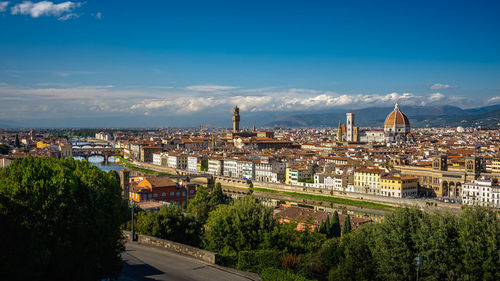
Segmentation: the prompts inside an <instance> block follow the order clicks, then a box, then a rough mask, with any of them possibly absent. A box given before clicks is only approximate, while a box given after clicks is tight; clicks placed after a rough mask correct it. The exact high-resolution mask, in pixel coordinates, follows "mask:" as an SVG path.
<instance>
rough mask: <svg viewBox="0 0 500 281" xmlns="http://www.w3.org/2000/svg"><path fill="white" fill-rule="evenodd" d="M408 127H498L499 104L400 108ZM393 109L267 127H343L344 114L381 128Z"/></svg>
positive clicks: (295, 118)
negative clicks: (477, 106) (463, 107)
mask: <svg viewBox="0 0 500 281" xmlns="http://www.w3.org/2000/svg"><path fill="white" fill-rule="evenodd" d="M400 108H401V111H402V112H404V113H405V114H406V116H407V117H408V118H409V119H410V124H411V126H412V127H445V126H451V127H455V126H466V127H468V126H478V125H480V126H483V127H499V126H498V124H499V123H500V104H499V105H493V106H486V107H480V108H473V109H462V108H460V107H456V106H401V107H400ZM393 109H394V108H393V107H369V108H364V109H358V110H352V111H349V110H345V111H332V112H326V113H301V114H293V115H288V116H283V117H280V118H277V119H275V120H273V121H271V122H269V123H268V124H267V125H268V126H271V127H275V126H278V127H279V126H282V127H336V126H337V125H338V122H339V121H341V122H342V124H345V114H346V112H354V113H355V123H356V125H357V126H361V127H382V126H383V125H384V121H385V118H386V117H387V115H388V114H389V113H390V112H391V111H392V110H393Z"/></svg>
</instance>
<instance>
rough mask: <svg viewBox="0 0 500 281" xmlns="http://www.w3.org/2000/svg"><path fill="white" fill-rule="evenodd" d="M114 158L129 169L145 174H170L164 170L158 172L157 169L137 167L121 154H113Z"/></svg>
mask: <svg viewBox="0 0 500 281" xmlns="http://www.w3.org/2000/svg"><path fill="white" fill-rule="evenodd" d="M115 158H116V159H118V160H119V161H120V165H122V166H124V167H127V168H129V169H131V170H134V171H137V172H142V173H145V174H152V175H160V176H170V174H169V173H166V172H159V171H155V170H151V169H146V168H141V167H138V166H136V165H134V164H132V163H130V161H128V160H127V159H125V158H123V157H121V156H115Z"/></svg>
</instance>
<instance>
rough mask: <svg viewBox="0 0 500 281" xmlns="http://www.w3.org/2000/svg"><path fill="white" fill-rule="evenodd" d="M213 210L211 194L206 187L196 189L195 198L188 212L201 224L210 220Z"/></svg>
mask: <svg viewBox="0 0 500 281" xmlns="http://www.w3.org/2000/svg"><path fill="white" fill-rule="evenodd" d="M212 210H213V206H211V205H210V193H208V191H207V190H206V188H205V187H203V186H200V187H198V188H197V189H196V195H195V197H194V198H193V199H192V200H191V201H189V205H188V212H189V213H190V214H191V215H193V216H194V217H195V219H196V220H197V221H199V222H201V223H205V221H206V220H207V218H208V213H209V212H210V211H212Z"/></svg>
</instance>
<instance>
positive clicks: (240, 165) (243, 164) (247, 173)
mask: <svg viewBox="0 0 500 281" xmlns="http://www.w3.org/2000/svg"><path fill="white" fill-rule="evenodd" d="M236 164H237V165H236V166H237V171H238V174H239V178H241V179H247V180H254V179H255V163H254V162H253V161H251V160H238V162H237V163H236Z"/></svg>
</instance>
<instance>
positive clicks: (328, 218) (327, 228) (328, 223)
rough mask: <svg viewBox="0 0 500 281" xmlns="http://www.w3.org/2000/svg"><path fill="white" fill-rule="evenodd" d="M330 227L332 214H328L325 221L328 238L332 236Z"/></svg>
mask: <svg viewBox="0 0 500 281" xmlns="http://www.w3.org/2000/svg"><path fill="white" fill-rule="evenodd" d="M330 229H331V225H330V216H327V217H326V221H325V234H326V237H327V238H330Z"/></svg>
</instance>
